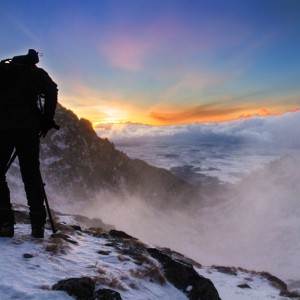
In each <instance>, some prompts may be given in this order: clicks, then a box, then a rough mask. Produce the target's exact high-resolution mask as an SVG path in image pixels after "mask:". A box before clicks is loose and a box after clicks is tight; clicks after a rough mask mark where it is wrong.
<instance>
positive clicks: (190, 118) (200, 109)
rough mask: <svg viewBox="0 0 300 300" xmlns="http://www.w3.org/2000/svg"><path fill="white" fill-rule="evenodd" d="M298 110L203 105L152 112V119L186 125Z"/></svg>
mask: <svg viewBox="0 0 300 300" xmlns="http://www.w3.org/2000/svg"><path fill="white" fill-rule="evenodd" d="M297 110H299V109H298V108H292V109H279V108H274V109H272V110H271V109H268V108H259V107H255V106H254V105H251V106H249V107H246V106H235V107H229V106H228V107H223V106H222V105H220V104H218V103H213V104H203V105H198V106H195V107H191V108H187V109H182V110H180V111H179V110H176V111H174V110H173V111H170V110H164V109H160V110H159V111H158V110H156V111H152V112H151V113H150V118H151V119H152V120H153V123H156V124H159V125H170V124H184V123H197V122H223V121H229V120H235V119H240V118H251V117H257V116H270V115H280V114H283V113H286V112H288V111H297Z"/></svg>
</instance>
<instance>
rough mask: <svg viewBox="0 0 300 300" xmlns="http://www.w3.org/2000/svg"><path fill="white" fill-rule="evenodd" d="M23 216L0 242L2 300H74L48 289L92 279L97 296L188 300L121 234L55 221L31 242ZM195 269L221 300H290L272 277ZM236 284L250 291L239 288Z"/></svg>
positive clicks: (21, 212)
mask: <svg viewBox="0 0 300 300" xmlns="http://www.w3.org/2000/svg"><path fill="white" fill-rule="evenodd" d="M26 214H27V212H26V211H25V208H22V207H18V208H17V214H16V215H17V225H16V226H15V236H14V237H13V238H11V239H10V238H1V239H0V253H1V255H0V265H1V269H0V299H3V300H4V299H46V300H47V299H73V297H71V296H69V295H68V294H67V292H65V291H57V290H53V289H52V287H53V285H55V284H56V283H57V282H58V281H60V280H64V279H68V278H82V277H89V278H91V279H92V281H93V282H94V283H95V285H96V290H101V289H103V288H105V289H111V290H114V291H116V292H118V293H119V294H120V297H121V299H135V300H144V299H149V300H156V299H163V300H164V299H165V300H175V299H178V300H179V299H188V296H189V292H190V291H191V290H192V289H193V287H194V286H193V284H192V282H191V284H190V285H188V286H187V287H186V288H185V290H183V291H181V290H179V289H178V288H176V287H175V286H174V285H173V284H172V283H170V282H169V281H168V278H169V277H170V276H169V277H168V276H167V272H166V269H164V266H163V265H162V264H161V263H160V262H159V261H158V260H156V259H154V258H152V257H151V256H150V255H149V254H147V249H148V248H151V249H153V246H151V245H147V244H145V243H143V242H141V241H139V240H137V239H134V238H130V237H129V236H126V234H125V233H122V232H118V231H110V233H109V232H107V231H106V230H105V229H99V228H97V229H96V228H94V229H89V230H84V224H82V223H81V224H80V223H79V222H78V220H79V219H81V220H85V221H86V220H87V219H84V218H79V217H78V216H77V217H76V216H69V215H59V216H57V218H56V226H57V227H58V228H59V233H58V234H56V235H54V236H52V237H51V233H52V232H51V231H50V229H48V230H46V237H45V238H44V239H42V240H38V239H33V238H31V236H30V225H29V224H28V219H27V217H26ZM85 223H86V222H85ZM79 226H81V228H80V227H79ZM104 227H105V226H104ZM107 228H109V227H107ZM157 251H158V250H157ZM160 251H161V252H160V253H164V255H167V256H168V257H170V258H172V259H173V260H174V261H175V262H176V263H183V264H188V263H189V264H191V263H193V261H191V260H189V259H187V258H185V257H184V256H182V255H180V254H178V253H175V252H172V251H170V250H168V251H167V250H166V251H165V250H163V249H161V250H160ZM194 265H195V266H194V268H195V270H196V271H197V272H198V274H200V275H203V276H204V277H206V278H209V279H210V280H211V281H212V282H213V284H214V285H215V287H216V288H217V290H218V292H219V294H220V297H221V298H222V299H223V300H235V299H236V300H241V299H249V300H250V299H258V300H264V299H282V300H283V299H289V298H287V297H281V296H279V293H280V290H279V289H278V285H277V287H275V286H274V280H273V281H272V280H270V278H271V279H272V276H269V277H268V276H262V274H256V273H254V272H247V271H246V270H234V272H224V268H223V269H222V268H220V267H214V268H211V267H210V268H208V267H201V265H199V264H197V263H194ZM235 271H236V272H235ZM233 273H234V274H233ZM182 276H183V277H184V274H183V275H182ZM200 279H201V277H200ZM180 280H181V279H180ZM180 280H179V281H180ZM182 280H183V278H182ZM197 280H198V279H197ZM240 284H247V285H248V286H246V288H242V287H238V285H240ZM175 285H176V284H175ZM244 287H245V286H244ZM281 288H282V286H281ZM81 299H84V298H81ZM95 299H101V298H95ZM105 299H106V298H105ZM190 299H196V298H192V297H190ZM197 299H198V298H197ZM199 299H200V298H199ZM201 299H209V298H201ZM214 299H217V298H214ZM209 300H210V299H209Z"/></svg>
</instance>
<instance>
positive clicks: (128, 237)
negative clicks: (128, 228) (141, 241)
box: [109, 229, 136, 240]
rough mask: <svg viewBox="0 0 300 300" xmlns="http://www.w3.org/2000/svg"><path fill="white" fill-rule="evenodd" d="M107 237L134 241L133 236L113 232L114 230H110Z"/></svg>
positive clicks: (121, 232) (116, 231) (122, 232)
mask: <svg viewBox="0 0 300 300" xmlns="http://www.w3.org/2000/svg"><path fill="white" fill-rule="evenodd" d="M109 235H110V236H112V237H114V238H120V239H134V240H136V238H134V237H133V236H131V235H129V234H127V233H126V232H124V231H119V230H115V229H112V230H110V232H109Z"/></svg>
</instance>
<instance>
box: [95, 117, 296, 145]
mask: <svg viewBox="0 0 300 300" xmlns="http://www.w3.org/2000/svg"><path fill="white" fill-rule="evenodd" d="M299 128H300V111H297V112H291V113H286V114H284V115H280V116H268V117H254V118H248V119H240V120H236V121H230V122H222V123H198V124H187V125H177V126H147V125H139V124H115V125H109V126H108V125H106V126H103V125H99V126H98V128H96V131H97V133H98V135H99V136H101V137H108V138H109V139H110V140H112V141H116V142H117V141H118V142H120V141H130V140H132V141H134V140H139V141H147V140H152V141H156V142H160V141H161V142H166V141H169V142H173V143H181V142H182V143H185V142H194V143H196V142H197V143H200V144H201V143H216V144H218V143H228V144H232V143H236V144H247V145H253V146H258V145H261V146H270V147H274V146H276V147H278V148H299V147H300V136H299Z"/></svg>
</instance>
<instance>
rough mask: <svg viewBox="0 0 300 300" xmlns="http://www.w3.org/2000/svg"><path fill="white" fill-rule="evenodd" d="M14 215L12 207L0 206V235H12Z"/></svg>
mask: <svg viewBox="0 0 300 300" xmlns="http://www.w3.org/2000/svg"><path fill="white" fill-rule="evenodd" d="M14 224H15V216H14V212H13V210H12V208H8V209H6V208H0V237H13V236H14Z"/></svg>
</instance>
